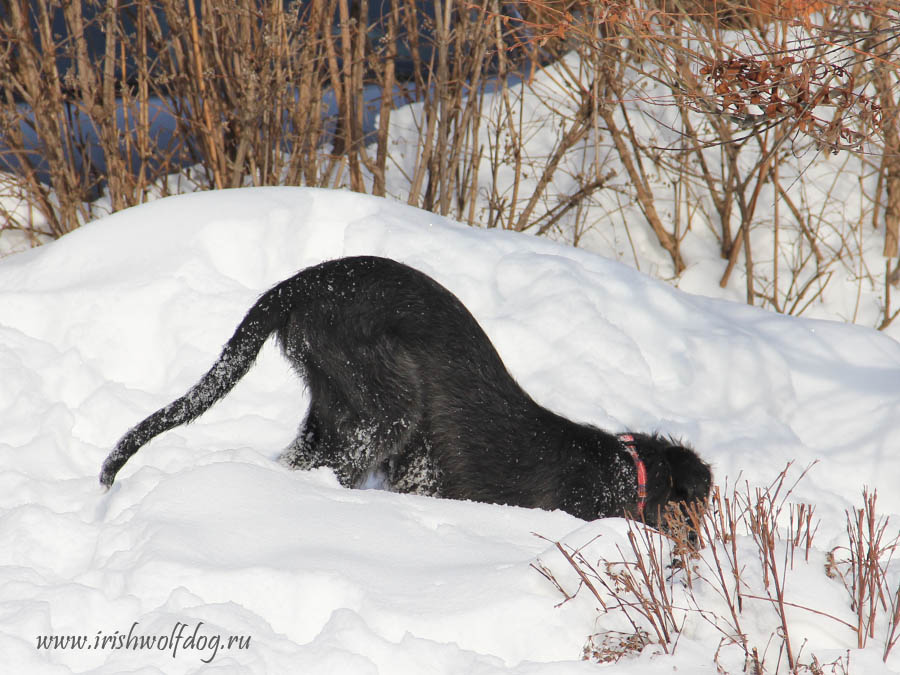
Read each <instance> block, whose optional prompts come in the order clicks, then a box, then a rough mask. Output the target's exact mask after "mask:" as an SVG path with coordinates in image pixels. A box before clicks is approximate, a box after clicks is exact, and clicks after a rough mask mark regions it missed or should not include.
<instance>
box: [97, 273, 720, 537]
mask: <svg viewBox="0 0 900 675" xmlns="http://www.w3.org/2000/svg"><path fill="white" fill-rule="evenodd" d="M272 333H276V334H277V336H278V339H279V341H280V344H281V347H282V350H283V352H284V354H285V356H286V357H287V358H288V359H289V360H290V362H291V363H292V364H293V366H294V367H295V368H296V369H297V371H298V373H299V374H300V375H301V377H303V378H304V380H305V381H306V384H307V386H308V388H309V392H310V395H311V403H310V407H309V411H308V413H307V416H306V419H305V421H304V423H303V425H302V426H301V428H300V432H299V434H298V436H297V438H296V439H295V440H294V442H293V443H292V444H291V445H290V447H289V448H288V449H287V450H286V451H285V453H284V455H283V457H282V459H283V461H284V462H285V463H287V464H288V465H290V466H292V467H295V468H298V469H309V468H314V467H320V466H324V467H329V468H330V469H332V470H334V472H335V474H336V475H337V477H338V479H339V480H340V482H341V483H342V484H343V485H345V486H348V487H361V486H363V485H367V484H368V485H371V484H372V483H373V482H380V483H382V484H383V485H384V486H385V487H387V488H388V489H390V490H395V491H398V492H414V493H419V494H428V495H435V496H439V497H448V498H453V499H472V500H476V501H482V502H492V503H499V504H512V505H517V506H525V507H537V508H543V509H562V510H564V511H567V512H569V513H571V514H573V515H575V516H578V517H579V518H583V519H585V520H592V519H594V518H598V517H606V516H623V515H632V516H634V515H638V514H640V515H643V517H645V519H646V520H647V522H648V523H650V524H659V520H660V517H661V514H662V513H664V512H665V510H666V509H667V508H669V507H670V506H672V505H677V504H685V503H690V502H695V501H702V500H704V499H705V498H706V497H707V495H708V493H709V488H710V482H711V474H710V470H709V467H708V465H707V464H706V463H705V462H703V461H702V460H701V459H700V458H699V457H698V456H697V455H696V453H694V451H693V450H691V449H690V448H688V447H685V446H684V445H681V444H679V443H677V442H675V441H673V440H671V439H668V438H666V437H663V436H660V435H656V434H629V440H628V442H627V443H623V442H622V440H621V439H620V437H617V436H615V435H613V434H609V433H607V432H605V431H602V430H601V429H598V428H596V427H592V426H588V425H584V424H576V423H574V422H572V421H570V420H568V419H566V418H564V417H561V416H560V415H557V414H555V413H553V412H551V411H549V410H547V409H546V408H544V407H542V406H540V405H538V404H537V403H536V402H535V401H534V400H532V398H531V397H530V396H529V395H528V394H527V393H525V391H523V390H522V388H521V387H520V386H519V385H518V384H517V383H516V381H515V380H514V379H513V378H512V376H511V375H510V374H509V372H508V371H507V370H506V367H505V366H504V365H503V362H502V361H501V360H500V357H499V355H498V354H497V351H496V350H495V349H494V346H493V345H492V344H491V341H490V339H489V338H488V337H487V335H486V334H485V333H484V331H483V330H482V329H481V327H480V326H479V325H478V323H477V322H476V321H475V318H474V317H473V316H472V315H471V313H470V312H469V311H468V310H467V309H466V308H465V306H463V304H462V303H461V302H460V301H459V299H457V298H456V296H454V295H453V294H452V293H451V292H450V291H448V290H447V289H446V288H444V287H443V286H441V285H439V284H438V283H437V282H435V281H434V280H433V279H431V278H430V277H428V276H426V275H425V274H423V273H421V272H419V271H417V270H415V269H412V268H411V267H408V266H406V265H403V264H401V263H398V262H395V261H393V260H388V259H385V258H376V257H355V258H342V259H339V260H333V261H330V262H325V263H322V264H320V265H317V266H315V267H310V268H308V269H305V270H303V271H301V272H299V273H298V274H296V275H295V276H293V277H291V278H290V279H287V280H285V281H283V282H281V283H280V284H278V285H277V286H275V287H274V288H272V289H271V290H269V291H267V292H266V293H265V294H264V295H263V296H262V297H261V298H260V299H259V301H258V302H257V303H256V304H255V305H254V306H253V307H251V308H250V311H249V312H248V313H247V315H246V316H245V317H244V319H243V321H241V323H240V324H239V325H238V327H237V329H236V330H235V333H234V335H233V336H232V337H231V339H230V340H228V342H227V343H226V344H225V346H224V348H223V350H222V354H221V355H220V356H219V359H218V360H217V361H216V362H215V363H214V364H213V366H212V368H211V369H210V370H209V371H208V372H207V373H206V374H205V375H204V376H203V377H202V378H201V379H200V381H199V382H198V383H197V384H196V385H194V386H193V387H192V388H191V389H190V390H189V391H188V392H187V393H186V394H185V395H184V396H182V397H181V398H179V399H177V400H175V401H173V402H172V403H170V404H169V405H167V406H166V407H164V408H162V409H161V410H159V411H157V412H155V413H153V414H152V415H150V417H148V418H147V419H145V420H144V421H142V422H141V423H140V424H138V425H137V426H135V427H134V428H132V429H131V430H130V431H128V433H126V434H125V435H124V436H123V437H122V439H121V440H120V441H119V442H118V444H117V445H116V448H115V449H114V450H113V452H111V453H110V455H109V456H108V457H107V458H106V461H105V462H104V464H103V469H102V472H101V474H100V482H101V483H102V484H103V485H105V486H110V485H111V484H112V482H113V481H114V479H115V476H116V473H117V472H118V471H119V469H121V468H122V466H123V465H124V464H125V462H127V461H128V458H129V457H131V456H132V455H133V454H134V453H135V452H137V451H138V450H139V449H140V448H141V446H143V445H144V444H145V443H147V442H148V441H149V440H150V439H152V438H153V437H155V436H157V435H158V434H160V433H162V432H164V431H166V430H168V429H171V428H173V427H175V426H178V425H180V424H184V423H186V422H190V421H191V420H193V419H195V418H196V417H198V416H199V415H201V414H202V413H203V412H204V411H206V410H207V409H208V408H209V407H210V406H212V405H213V404H214V403H215V402H216V401H217V400H219V399H220V398H221V397H222V396H224V395H225V394H226V393H228V392H229V391H230V390H231V388H232V387H233V386H234V385H235V383H237V382H238V380H240V379H241V378H242V377H243V376H244V375H245V374H246V373H247V371H248V370H249V369H250V367H251V366H252V365H253V363H254V360H255V359H256V356H257V354H258V353H259V350H260V349H261V348H262V345H263V343H264V342H265V341H266V340H267V339H268V337H269V336H270V335H271V334H272ZM626 446H630V448H629V447H626ZM632 449H633V451H634V453H636V454H633V453H632ZM639 476H640V477H641V478H642V479H643V480H642V481H640V482H641V483H645V485H639ZM639 487H640V488H641V489H642V490H641V491H643V488H644V487H645V488H646V495H645V496H642V497H641V498H640V499H639V496H638V495H639Z"/></svg>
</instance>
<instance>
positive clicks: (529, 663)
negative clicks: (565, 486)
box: [0, 188, 900, 674]
mask: <svg viewBox="0 0 900 675" xmlns="http://www.w3.org/2000/svg"><path fill="white" fill-rule="evenodd" d="M356 254H375V255H382V256H387V257H392V258H395V259H398V260H401V261H403V262H406V263H408V264H410V265H412V266H414V267H417V268H419V269H421V270H422V271H424V272H426V273H427V274H429V275H431V276H433V277H434V278H435V279H437V280H438V281H439V282H441V283H442V284H444V285H445V286H446V287H447V288H449V289H450V290H452V291H453V292H454V293H456V294H457V295H458V296H459V297H460V298H461V299H462V301H463V302H464V303H465V304H466V305H467V306H468V307H469V309H470V310H471V311H472V313H473V314H474V315H475V317H476V318H477V319H478V320H479V322H480V323H481V324H482V326H483V327H484V329H485V330H486V332H487V333H488V335H489V336H490V337H491V338H492V340H493V341H494V344H495V346H496V347H497V349H498V351H499V352H500V355H501V356H502V358H503V359H504V361H505V363H506V364H507V367H508V368H509V369H510V371H511V372H512V374H513V375H514V376H515V377H516V378H517V379H518V380H519V382H520V383H521V384H522V385H523V387H524V388H525V389H526V390H527V391H528V392H529V393H530V394H531V395H532V396H533V397H534V398H535V399H536V400H537V401H539V402H540V403H542V404H543V405H545V406H547V407H549V408H551V409H553V410H555V411H557V412H559V413H562V414H565V415H567V416H569V417H571V418H573V419H576V420H579V421H584V422H589V423H593V424H596V425H598V426H602V427H604V428H607V429H609V430H611V431H618V430H623V429H626V428H631V429H636V430H642V431H651V430H658V431H662V432H664V433H669V434H673V435H676V436H680V437H682V438H684V439H686V440H688V441H689V442H691V443H692V444H693V445H694V446H695V447H696V448H697V449H698V451H699V452H700V454H701V455H702V456H703V457H704V458H706V459H707V460H708V461H710V462H711V463H712V466H713V470H714V472H715V477H716V481H717V482H718V483H719V484H720V485H724V484H726V483H728V484H730V485H735V484H738V483H744V482H746V483H748V484H749V485H751V486H753V485H766V484H768V483H770V482H771V481H772V479H773V478H774V477H775V476H776V475H777V474H778V473H779V472H780V471H781V470H782V469H783V468H784V466H785V464H786V463H787V462H788V461H790V460H793V461H794V462H795V466H796V467H801V468H805V467H806V466H808V465H809V464H811V463H812V462H814V461H818V463H817V464H816V465H815V466H814V467H813V468H812V469H811V470H810V471H809V473H808V475H807V476H806V478H805V479H804V480H802V481H801V482H800V483H799V484H798V485H797V487H796V488H795V491H794V493H793V495H792V497H793V498H796V499H798V500H802V501H806V502H809V503H811V504H814V505H815V507H816V511H815V513H816V516H817V517H818V518H820V519H821V525H820V528H819V532H818V534H817V535H816V542H817V543H816V546H817V548H818V549H820V550H821V551H827V550H828V549H829V548H830V547H832V546H835V545H837V543H836V542H837V541H838V540H839V539H840V537H841V536H842V534H843V532H844V510H845V509H847V508H850V507H851V506H852V505H854V504H857V503H859V501H860V493H861V490H862V487H863V486H864V485H866V486H868V487H869V488H870V489H877V490H878V506H879V510H880V512H881V513H883V514H884V515H888V516H892V528H893V529H894V530H896V523H897V522H898V518H900V494H898V491H897V489H896V486H897V484H898V480H900V453H898V452H897V438H898V437H900V433H898V432H900V387H898V382H900V345H898V344H897V343H896V342H894V341H893V340H891V339H890V338H888V337H886V336H884V335H881V334H879V333H877V332H875V331H872V330H868V329H864V328H860V327H856V326H850V325H843V324H837V323H828V322H822V321H812V320H804V319H796V318H790V317H784V316H778V315H774V314H771V313H767V312H764V311H761V310H757V309H754V308H749V307H746V306H742V305H738V304H732V303H728V302H725V301H719V300H713V299H708V298H701V297H697V296H692V295H689V294H686V293H684V292H681V291H678V290H676V289H673V288H671V287H670V286H668V285H666V284H664V283H663V282H660V281H656V280H653V279H650V278H649V277H646V276H643V275H641V274H640V273H638V272H636V271H634V270H632V269H630V268H627V267H626V266H624V265H621V264H619V263H616V262H612V261H609V260H606V259H603V258H600V257H598V256H595V255H591V254H589V253H586V252H583V251H579V250H575V249H571V248H566V247H563V246H559V245H555V244H553V243H550V242H547V241H543V240H540V239H534V238H531V237H527V236H522V235H515V234H511V233H506V232H498V231H485V230H477V229H472V228H467V227H463V226H460V225H457V224H455V223H452V222H449V221H447V220H445V219H442V218H440V217H438V216H435V215H434V214H431V213H427V212H424V211H420V210H417V209H414V208H411V207H406V206H400V205H397V204H395V203H393V202H389V201H387V200H383V199H377V198H372V197H366V196H361V195H356V194H352V193H347V192H335V191H325V190H313V189H302V188H259V189H242V190H232V191H222V192H204V193H195V194H191V195H185V196H179V197H173V198H169V199H164V200H160V201H157V202H153V203H150V204H147V205H144V206H141V207H138V208H134V209H130V210H126V211H123V212H120V213H117V214H115V215H112V216H110V217H108V218H105V219H103V220H100V221H97V222H94V223H92V224H89V225H87V226H85V227H83V228H81V229H80V230H78V231H76V232H73V233H71V234H69V235H67V236H65V237H63V238H62V239H61V240H59V241H57V242H54V243H51V244H48V245H46V246H44V247H42V248H39V249H34V250H31V251H27V252H25V253H20V254H16V255H14V256H11V257H9V258H6V259H4V260H3V261H2V262H0V420H2V421H0V661H2V663H3V667H2V668H0V669H3V670H7V671H8V672H18V673H26V672H27V673H42V672H47V673H51V672H52V673H67V672H84V671H90V672H98V673H119V672H124V671H138V670H140V672H146V673H155V672H165V673H172V672H250V673H276V672H302V673H323V672H336V673H337V672H339V673H379V672H380V673H392V674H395V673H396V674H404V673H410V674H413V673H459V672H472V673H511V672H514V673H554V674H556V673H563V674H565V673H587V672H594V671H595V670H596V668H597V666H596V665H594V664H591V663H586V662H583V661H581V660H580V658H581V651H582V647H583V646H584V644H585V640H586V638H587V636H588V635H589V634H591V633H593V632H595V631H597V630H600V629H601V628H602V625H603V621H604V618H603V617H602V616H601V617H600V618H598V614H597V611H596V603H595V602H592V601H591V599H590V598H588V597H585V596H582V595H580V596H579V597H578V598H576V600H574V601H571V602H567V603H564V604H562V605H559V603H560V601H561V600H562V598H561V596H560V595H559V593H558V592H557V591H556V589H554V588H553V587H552V585H551V584H549V583H548V582H547V580H546V579H544V578H543V577H542V576H541V575H540V574H538V573H537V572H536V571H535V570H534V569H533V568H532V567H531V566H530V565H531V563H532V562H534V561H535V560H537V559H538V558H540V559H541V560H542V561H543V562H545V563H546V564H548V565H557V566H558V569H559V574H560V578H562V576H563V575H564V573H565V571H564V569H563V564H562V563H561V562H560V560H559V559H558V556H557V557H556V558H554V555H555V553H554V551H555V549H554V547H553V546H552V545H551V543H550V541H554V540H565V541H566V542H567V543H568V544H569V545H571V546H574V547H578V546H582V545H584V544H586V543H587V542H589V541H592V540H594V541H595V542H600V543H599V544H596V543H595V544H592V546H600V547H601V548H603V550H608V551H614V550H615V549H616V546H617V544H620V543H621V542H622V541H624V535H625V533H626V532H627V526H626V524H625V523H624V521H621V520H608V521H598V522H594V523H584V522H582V521H580V520H577V519H575V518H573V517H571V516H569V515H567V514H565V513H561V512H553V513H548V512H543V511H537V510H527V509H518V508H512V507H503V506H492V505H484V504H475V503H466V502H454V501H449V500H438V499H430V498H424V497H416V496H405V495H395V494H390V493H385V492H380V491H377V490H346V489H343V488H341V487H340V486H339V485H338V484H337V482H336V481H335V479H334V477H333V476H332V475H331V474H330V473H329V472H327V471H315V472H290V471H288V470H286V469H285V468H283V467H281V466H280V465H278V464H277V463H276V462H275V461H274V460H275V458H276V457H277V455H278V453H279V451H280V450H281V449H282V448H283V447H284V446H285V445H286V444H287V443H288V442H289V441H290V440H291V439H292V438H293V434H294V433H295V431H296V427H297V425H298V424H299V423H300V421H301V419H302V417H303V413H304V410H305V405H306V398H305V393H304V390H303V386H302V383H301V382H300V381H298V380H297V378H296V377H295V376H294V375H293V373H292V372H291V371H290V369H289V368H288V366H287V364H286V363H285V362H284V361H283V359H281V357H280V355H279V354H278V352H277V350H276V349H275V347H274V345H272V344H268V345H267V346H266V347H265V348H264V350H263V353H262V354H261V355H260V358H259V360H258V362H257V365H256V367H255V368H254V369H253V370H252V371H251V372H250V374H249V375H248V376H247V377H246V378H245V379H244V380H243V381H242V382H241V383H239V384H238V386H237V387H236V388H235V390H234V391H233V392H232V393H231V394H230V395H229V396H228V397H226V399H224V400H223V401H222V402H220V403H219V404H218V405H217V406H215V407H214V408H213V409H212V410H211V411H210V412H209V413H207V414H206V415H205V416H204V417H202V418H200V419H199V420H198V421H197V422H195V423H194V424H193V425H191V426H189V427H182V428H179V429H176V430H174V431H172V432H169V433H168V434H165V435H163V436H161V437H160V438H158V439H156V440H155V441H153V442H152V443H151V444H149V445H148V446H147V447H146V448H144V449H143V450H142V451H141V452H140V453H139V454H138V455H136V456H135V457H134V458H133V459H132V460H131V461H130V462H129V463H128V465H127V466H126V467H125V469H124V470H123V471H122V472H121V473H120V474H119V478H118V481H117V483H116V485H115V486H114V487H113V489H112V490H111V491H110V492H109V493H104V492H103V491H102V490H101V489H100V487H99V485H98V483H97V473H98V471H99V467H100V463H101V462H102V460H103V458H104V457H105V456H106V454H107V452H108V451H109V449H110V448H111V447H112V446H113V444H114V443H115V441H116V440H117V439H118V437H119V436H120V435H121V434H122V433H123V432H124V431H125V430H127V428H128V427H130V426H131V425H132V424H134V423H136V422H137V421H139V420H140V419H142V418H143V417H144V416H146V415H147V414H149V413H150V412H152V411H153V410H155V409H156V408H157V407H159V406H161V405H163V404H165V403H168V402H169V401H170V400H172V399H173V398H175V397H176V396H178V395H180V394H181V393H183V392H184V391H185V390H186V389H187V387H188V386H190V385H191V384H193V383H194V382H195V381H196V379H197V378H198V377H199V375H200V374H202V373H203V372H204V371H205V370H206V368H207V367H208V366H209V364H210V363H211V362H212V361H213V359H214V358H215V357H216V355H217V354H218V351H219V349H220V347H221V345H222V343H223V342H224V341H225V340H226V339H227V338H228V337H229V336H230V335H231V332H232V330H233V328H234V326H235V325H236V324H237V322H238V321H239V319H240V318H241V317H242V316H243V314H244V312H245V311H246V310H247V308H249V306H250V305H251V304H252V303H253V301H254V300H255V298H256V297H257V296H258V295H259V294H260V293H261V292H262V291H263V290H265V289H266V288H268V287H269V286H270V285H272V284H274V283H275V282H277V281H279V280H281V279H283V278H286V277H287V276H290V275H291V274H293V273H294V272H296V271H297V270H298V269H300V268H303V267H306V266H308V265H311V264H315V263H317V262H320V261H322V260H325V259H329V258H334V257H339V256H343V255H356ZM535 533H537V534H539V535H541V536H542V537H546V539H543V538H541V537H537V536H535ZM598 536H599V539H597V537H598ZM548 540H549V541H548ZM889 575H890V577H891V579H892V580H893V583H894V587H895V586H896V583H897V578H898V570H897V567H896V565H894V566H893V567H891V568H890V570H889ZM800 579H802V577H800ZM798 583H801V585H802V584H805V583H806V582H803V581H799V580H798ZM828 583H832V582H827V581H821V582H820V581H815V582H813V581H810V582H809V583H808V590H810V592H814V593H819V589H820V584H825V586H823V587H822V588H823V589H824V590H823V591H822V592H823V593H828V592H831V591H829V590H828V589H829V588H830V587H828V585H827V584H828ZM833 583H834V584H839V583H840V582H833ZM801 590H803V589H801ZM838 590H839V591H840V592H841V593H843V592H844V591H843V589H839V588H838V589H837V590H835V591H834V592H835V593H837V591H838ZM835 597H838V596H837V595H836V596H835ZM711 601H713V600H711ZM558 605H559V606H558ZM758 611H759V612H761V613H762V612H768V611H771V610H770V609H769V608H767V607H761V608H760V609H759V610H758ZM833 611H834V612H838V613H839V612H841V611H844V610H842V609H841V608H840V607H837V608H835V609H833ZM610 620H612V619H610ZM690 621H691V622H692V623H690V624H687V625H686V626H685V628H684V631H683V634H682V637H681V642H680V644H679V646H678V649H677V650H676V651H675V653H674V655H671V656H662V655H660V654H659V653H658V650H654V649H652V648H648V649H646V650H644V653H642V654H641V655H640V656H638V657H634V658H630V659H626V660H623V661H622V662H620V663H619V667H620V668H622V669H623V670H622V672H634V673H644V672H661V671H663V670H665V671H666V672H669V671H671V669H672V668H673V667H677V668H678V669H689V671H690V672H715V667H714V665H712V652H713V651H714V650H715V643H716V641H717V640H718V639H719V636H717V635H716V636H712V637H711V636H710V634H709V631H710V628H709V627H708V626H706V625H705V624H704V622H703V621H702V620H701V619H699V618H697V617H691V618H690ZM829 625H830V624H829ZM179 627H180V628H179ZM803 628H804V629H808V631H807V632H808V636H809V640H810V642H809V644H810V647H809V648H810V649H812V648H816V649H819V650H820V651H821V650H824V652H822V653H825V652H827V650H829V649H833V650H835V651H836V652H837V653H844V652H846V650H847V649H848V648H852V647H855V646H856V637H855V635H853V634H852V633H850V632H849V631H844V632H843V633H842V632H841V631H839V630H837V629H835V628H834V627H833V626H831V627H829V628H828V629H824V628H822V627H821V625H820V624H817V623H816V622H814V621H812V620H811V619H810V618H809V617H807V621H806V624H805V625H804V626H803ZM844 633H846V634H844ZM47 636H73V637H74V636H82V637H83V638H84V639H83V640H82V641H81V642H72V643H66V645H62V644H60V643H53V644H50V643H48V642H46V641H43V642H42V639H44V638H46V637H47ZM139 636H143V637H144V638H147V637H148V636H155V637H157V638H158V639H157V640H156V642H155V643H154V644H153V645H152V646H150V645H149V643H147V642H146V641H145V642H144V643H142V645H141V646H140V647H137V646H135V645H136V643H137V639H138V637H139ZM176 636H178V637H177V638H176ZM229 638H233V639H232V640H231V644H230V645H228V641H229ZM242 639H243V640H244V641H243V642H242V641H241V640H242ZM173 647H174V649H173ZM775 659H776V657H775V656H772V657H771V659H770V663H774V661H775ZM854 659H855V661H854V663H860V662H862V663H865V664H867V666H866V669H865V672H879V670H880V669H886V670H885V672H890V668H895V669H896V668H898V667H900V662H898V660H897V655H896V654H894V655H892V657H891V659H892V660H890V659H889V661H888V663H887V664H886V665H885V664H882V663H881V660H880V658H874V657H872V656H871V655H870V654H869V653H868V652H863V651H860V652H859V654H858V655H857V656H854Z"/></svg>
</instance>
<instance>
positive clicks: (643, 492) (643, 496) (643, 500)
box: [618, 434, 647, 518]
mask: <svg viewBox="0 0 900 675" xmlns="http://www.w3.org/2000/svg"><path fill="white" fill-rule="evenodd" d="M618 438H619V442H620V443H621V444H622V446H623V447H624V448H625V449H626V450H627V451H628V454H629V455H631V459H633V460H634V466H635V468H637V496H638V504H637V511H638V515H639V516H640V517H641V518H643V517H644V506H646V504H647V467H645V466H644V460H642V459H641V457H640V455H638V452H637V450H636V449H635V447H634V436H632V435H631V434H619V437H618Z"/></svg>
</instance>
